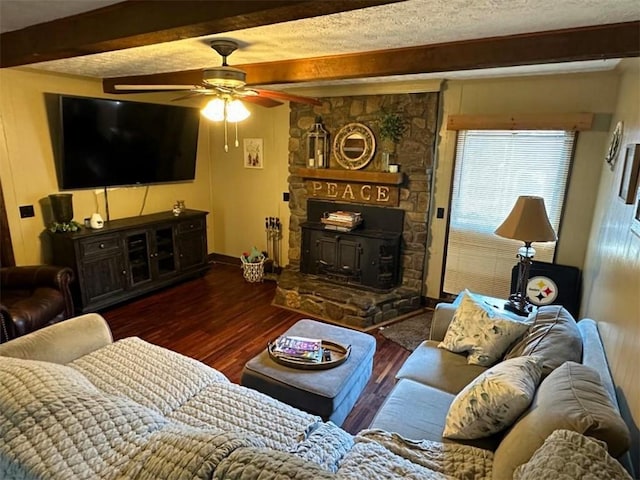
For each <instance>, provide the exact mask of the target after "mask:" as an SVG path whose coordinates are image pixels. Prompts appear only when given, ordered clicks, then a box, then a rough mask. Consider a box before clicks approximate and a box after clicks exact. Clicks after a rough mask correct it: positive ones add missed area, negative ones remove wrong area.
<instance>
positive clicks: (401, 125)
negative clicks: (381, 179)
mask: <svg viewBox="0 0 640 480" xmlns="http://www.w3.org/2000/svg"><path fill="white" fill-rule="evenodd" d="M406 129H407V124H406V122H405V119H404V118H403V117H402V116H400V115H399V114H397V113H391V112H385V111H383V112H382V119H381V121H380V137H381V138H382V142H380V143H381V146H382V171H383V172H388V171H389V163H390V158H391V155H392V154H393V153H395V151H396V144H397V143H398V142H399V141H400V139H401V138H402V135H404V132H405V130H406Z"/></svg>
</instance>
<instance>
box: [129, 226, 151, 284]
mask: <svg viewBox="0 0 640 480" xmlns="http://www.w3.org/2000/svg"><path fill="white" fill-rule="evenodd" d="M125 252H126V253H127V261H128V263H129V269H128V272H129V285H131V286H135V285H139V284H141V283H145V282H149V281H151V260H152V258H153V257H152V253H151V248H150V245H149V235H148V232H147V231H146V230H144V231H138V232H135V233H131V234H127V235H126V236H125Z"/></svg>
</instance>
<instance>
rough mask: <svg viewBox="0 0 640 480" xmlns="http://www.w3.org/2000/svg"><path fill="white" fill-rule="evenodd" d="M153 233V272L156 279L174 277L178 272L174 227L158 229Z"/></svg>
mask: <svg viewBox="0 0 640 480" xmlns="http://www.w3.org/2000/svg"><path fill="white" fill-rule="evenodd" d="M152 232H153V233H152V234H153V251H152V253H151V258H152V272H153V273H154V275H156V278H162V277H167V276H172V275H174V274H175V273H176V271H177V266H176V255H175V243H174V233H173V225H165V226H160V227H156V228H154V229H153V230H152Z"/></svg>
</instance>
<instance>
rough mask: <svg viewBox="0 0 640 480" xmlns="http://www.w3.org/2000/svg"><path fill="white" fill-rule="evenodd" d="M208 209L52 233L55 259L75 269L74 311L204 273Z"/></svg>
mask: <svg viewBox="0 0 640 480" xmlns="http://www.w3.org/2000/svg"><path fill="white" fill-rule="evenodd" d="M206 216H207V212H203V211H199V210H186V211H184V212H182V213H181V214H180V215H178V216H174V215H173V213H172V212H161V213H154V214H151V215H141V216H139V217H130V218H122V219H119V220H112V221H110V222H105V224H104V228H102V229H100V230H92V229H89V228H82V229H81V230H80V231H78V232H68V233H52V232H50V231H48V230H47V232H48V233H49V237H50V239H51V246H52V253H53V263H54V264H55V265H61V266H67V267H70V268H72V269H73V271H74V273H75V275H76V278H75V280H74V281H73V282H72V283H71V288H72V293H73V297H74V303H75V307H76V313H86V312H93V311H96V310H100V309H103V308H105V307H108V306H111V305H114V304H116V303H119V302H122V301H124V300H129V299H131V298H134V297H137V296H139V295H143V294H145V293H148V292H151V291H153V290H156V289H159V288H162V287H166V286H168V285H172V284H175V283H177V282H179V281H181V280H184V279H186V278H189V277H193V276H196V275H199V274H201V273H203V272H204V271H205V270H207V268H208V261H207V220H206Z"/></svg>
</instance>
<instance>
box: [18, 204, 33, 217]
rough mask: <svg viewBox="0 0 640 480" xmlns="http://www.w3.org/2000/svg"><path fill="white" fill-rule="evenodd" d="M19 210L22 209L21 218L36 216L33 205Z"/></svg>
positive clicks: (20, 207) (22, 206) (21, 207)
mask: <svg viewBox="0 0 640 480" xmlns="http://www.w3.org/2000/svg"><path fill="white" fill-rule="evenodd" d="M18 208H19V209H20V218H29V217H35V216H36V212H35V210H34V209H33V205H20V206H19V207H18Z"/></svg>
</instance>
